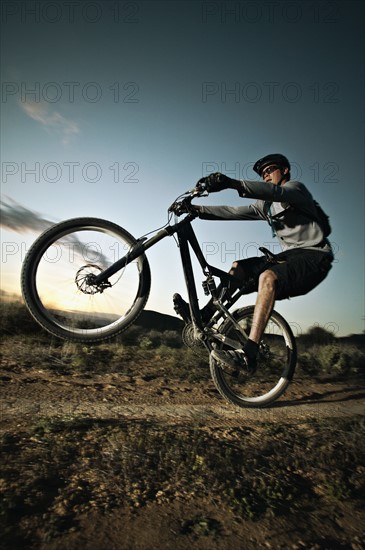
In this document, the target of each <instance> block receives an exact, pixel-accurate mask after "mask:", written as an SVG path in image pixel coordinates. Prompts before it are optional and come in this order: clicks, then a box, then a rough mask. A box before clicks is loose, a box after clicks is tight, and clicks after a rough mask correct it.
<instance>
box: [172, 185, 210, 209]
mask: <svg viewBox="0 0 365 550" xmlns="http://www.w3.org/2000/svg"><path fill="white" fill-rule="evenodd" d="M208 195H209V193H208V191H207V189H206V185H205V183H198V184H197V185H196V187H194V188H193V189H191V190H190V191H186V192H185V193H183V194H182V195H180V196H179V197H178V198H177V199H175V200H174V202H173V203H172V205H171V206H170V207H169V209H168V211H169V212H173V213H174V214H176V215H177V216H181V215H182V214H193V215H194V216H196V212H195V211H194V210H193V208H191V201H192V200H193V199H196V198H197V197H207V196H208Z"/></svg>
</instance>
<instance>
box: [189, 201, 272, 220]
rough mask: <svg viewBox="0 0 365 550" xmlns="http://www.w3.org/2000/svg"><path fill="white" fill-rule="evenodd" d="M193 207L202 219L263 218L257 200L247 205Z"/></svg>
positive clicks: (261, 207) (261, 209) (261, 208)
mask: <svg viewBox="0 0 365 550" xmlns="http://www.w3.org/2000/svg"><path fill="white" fill-rule="evenodd" d="M194 209H195V210H196V211H197V212H198V215H199V218H201V219H202V220H264V219H266V218H265V216H264V214H263V206H260V204H259V201H258V202H257V203H255V204H250V205H247V206H237V207H235V206H200V205H199V206H197V205H194Z"/></svg>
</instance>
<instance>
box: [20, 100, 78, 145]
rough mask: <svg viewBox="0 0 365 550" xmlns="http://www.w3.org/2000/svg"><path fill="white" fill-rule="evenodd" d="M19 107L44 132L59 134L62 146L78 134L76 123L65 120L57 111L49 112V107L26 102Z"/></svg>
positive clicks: (40, 103) (43, 104)
mask: <svg viewBox="0 0 365 550" xmlns="http://www.w3.org/2000/svg"><path fill="white" fill-rule="evenodd" d="M20 106H21V107H22V109H23V111H24V112H25V113H26V114H27V115H28V116H29V117H30V118H32V119H33V120H36V121H37V122H39V123H40V124H41V125H42V126H43V127H44V128H45V129H46V130H48V131H50V132H54V133H56V134H59V135H60V136H61V138H62V143H63V144H64V145H67V144H68V143H69V142H70V140H71V138H72V137H73V136H74V135H75V134H78V133H79V132H80V129H79V127H78V125H77V124H76V122H74V121H73V120H69V119H67V118H65V117H64V116H62V115H61V114H60V113H58V112H57V111H50V109H49V105H48V104H46V103H44V102H43V103H42V102H38V103H37V102H34V101H27V102H22V103H20Z"/></svg>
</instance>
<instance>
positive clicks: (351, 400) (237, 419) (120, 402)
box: [1, 369, 365, 426]
mask: <svg viewBox="0 0 365 550" xmlns="http://www.w3.org/2000/svg"><path fill="white" fill-rule="evenodd" d="M1 378H2V383H3V385H4V394H3V395H4V399H3V400H2V406H1V419H2V421H6V422H9V421H10V422H12V421H15V422H19V421H21V418H23V419H24V418H26V417H29V416H32V417H33V418H34V417H35V416H52V415H60V414H68V415H75V416H78V415H86V416H88V417H93V418H104V419H105V418H109V419H117V418H130V419H131V420H132V419H146V420H147V419H153V420H154V421H157V422H160V423H168V424H180V423H189V422H191V421H199V420H201V421H204V423H205V424H209V425H211V426H224V425H230V426H234V425H242V423H243V422H248V423H250V422H255V421H258V420H259V421H268V420H270V421H272V422H275V421H278V422H279V421H285V422H290V423H291V422H297V421H300V420H303V419H305V418H307V417H317V416H318V417H322V418H323V417H339V416H352V415H357V414H360V415H361V414H364V413H365V387H364V385H363V383H362V382H360V381H359V380H357V381H352V382H350V383H344V382H342V383H334V382H327V383H325V382H323V383H321V384H319V383H317V384H316V383H313V382H310V383H309V382H308V379H306V380H300V379H297V380H295V381H294V382H293V383H292V384H291V386H290V387H289V389H288V390H287V392H286V394H285V395H284V396H283V397H282V398H281V399H279V400H278V401H277V402H276V403H275V404H274V405H272V406H271V407H269V408H266V409H242V408H238V407H234V406H232V405H231V404H229V403H227V402H225V401H224V399H223V398H221V396H220V395H219V393H218V392H217V390H216V389H215V387H214V385H213V383H212V382H208V383H202V382H200V383H199V384H196V383H195V384H189V383H188V382H178V381H169V380H166V379H160V378H152V379H151V378H150V377H148V376H146V377H132V376H125V375H119V374H112V375H102V376H101V375H95V376H94V377H92V378H91V377H90V376H88V377H82V376H74V377H71V378H70V376H63V375H52V374H50V373H49V372H45V371H41V370H39V371H36V370H35V369H34V370H33V372H32V373H31V375H28V374H27V373H24V372H22V373H19V374H18V375H16V374H12V375H9V371H7V373H5V372H3V373H2V377H1Z"/></svg>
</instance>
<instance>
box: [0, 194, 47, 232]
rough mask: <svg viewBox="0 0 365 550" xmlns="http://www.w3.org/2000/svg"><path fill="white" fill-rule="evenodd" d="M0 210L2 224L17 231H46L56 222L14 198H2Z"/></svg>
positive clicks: (0, 222) (0, 223)
mask: <svg viewBox="0 0 365 550" xmlns="http://www.w3.org/2000/svg"><path fill="white" fill-rule="evenodd" d="M0 212H1V220H0V225H2V226H3V227H5V228H6V229H10V230H11V231H16V232H17V233H25V232H27V231H36V232H37V231H39V232H40V231H44V230H45V229H47V228H48V227H50V226H51V225H53V223H54V222H52V221H50V220H47V219H46V218H43V217H42V216H40V214H38V213H37V212H34V210H29V209H28V208H25V206H22V205H21V204H19V203H17V202H16V201H14V200H12V199H7V200H5V199H1V200H0Z"/></svg>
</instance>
